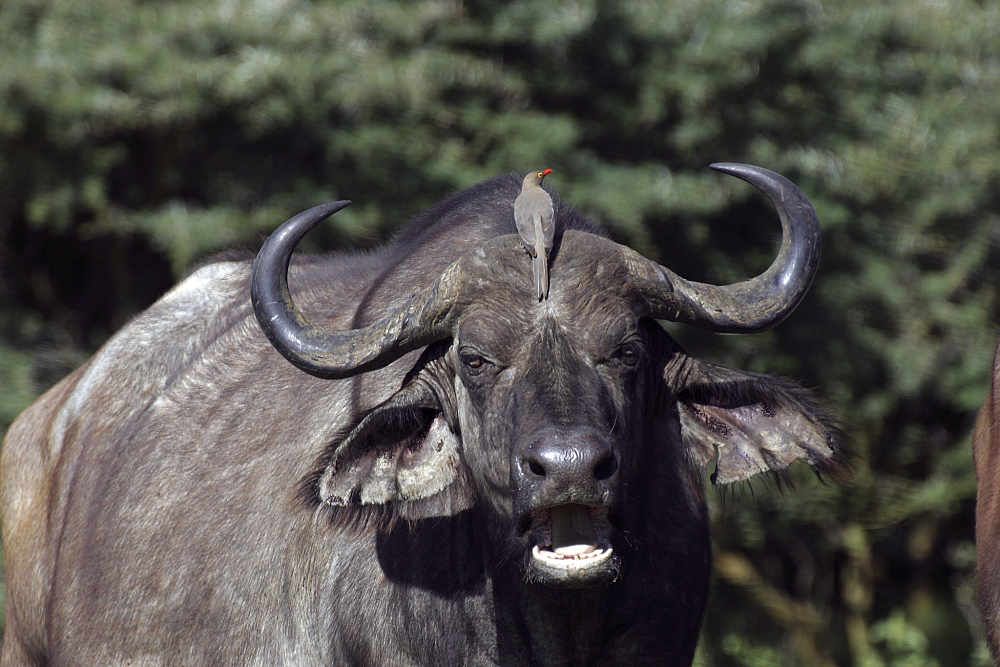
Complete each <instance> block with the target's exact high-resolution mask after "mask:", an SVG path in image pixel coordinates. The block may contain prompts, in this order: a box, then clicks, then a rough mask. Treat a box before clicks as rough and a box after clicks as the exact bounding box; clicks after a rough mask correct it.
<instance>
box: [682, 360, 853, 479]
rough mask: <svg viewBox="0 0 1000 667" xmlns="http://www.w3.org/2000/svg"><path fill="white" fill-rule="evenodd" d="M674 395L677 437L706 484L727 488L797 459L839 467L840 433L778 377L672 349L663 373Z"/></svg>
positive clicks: (805, 397) (795, 387) (798, 390)
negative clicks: (707, 474) (707, 470)
mask: <svg viewBox="0 0 1000 667" xmlns="http://www.w3.org/2000/svg"><path fill="white" fill-rule="evenodd" d="M664 380H665V381H666V382H667V385H668V386H669V387H670V389H671V390H672V393H673V394H674V396H676V398H677V406H678V412H679V416H680V423H681V436H682V438H683V441H684V445H685V447H686V448H687V450H688V452H689V455H690V456H691V458H692V459H693V460H694V461H695V462H696V463H697V464H699V465H709V464H711V463H712V462H713V461H714V462H715V471H714V472H713V474H712V482H713V483H715V484H729V483H731V482H740V481H744V480H747V479H749V478H751V477H753V476H754V475H757V474H760V473H762V472H769V471H774V472H778V471H782V470H784V469H786V468H787V467H788V466H789V465H791V464H792V463H794V462H795V461H798V460H805V461H806V462H808V463H809V464H810V465H811V466H813V467H814V468H816V469H818V470H821V471H822V470H831V469H835V468H839V467H840V466H841V465H842V464H843V459H844V454H843V452H842V450H841V449H840V447H839V443H838V440H839V430H838V429H837V427H836V425H835V424H834V423H833V420H832V419H831V417H830V416H829V415H828V414H827V413H826V412H825V411H823V410H822V409H821V408H819V407H818V406H817V405H816V403H815V401H814V400H813V398H812V396H811V394H810V393H809V392H808V391H807V390H805V389H803V388H802V387H799V386H798V385H796V384H794V383H792V382H790V381H787V380H784V379H779V378H773V377H770V376H767V375H759V374H756V373H747V372H745V371H736V370H731V369H729V368H725V367H723V366H718V365H716V364H712V363H708V362H704V361H701V360H698V359H694V358H692V357H689V356H687V355H686V354H684V353H683V352H678V353H677V355H675V358H674V359H673V360H671V362H670V363H668V364H667V365H666V367H665V369H664Z"/></svg>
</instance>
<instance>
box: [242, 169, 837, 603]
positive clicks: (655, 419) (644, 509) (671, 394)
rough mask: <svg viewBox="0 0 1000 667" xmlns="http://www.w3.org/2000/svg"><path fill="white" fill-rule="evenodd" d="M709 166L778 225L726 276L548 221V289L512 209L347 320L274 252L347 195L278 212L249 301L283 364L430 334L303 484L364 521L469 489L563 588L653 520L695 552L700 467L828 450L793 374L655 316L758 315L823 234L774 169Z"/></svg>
mask: <svg viewBox="0 0 1000 667" xmlns="http://www.w3.org/2000/svg"><path fill="white" fill-rule="evenodd" d="M715 168H716V169H719V170H720V171H723V172H726V173H729V174H732V175H735V176H738V177H740V178H742V179H744V180H746V181H748V182H750V183H751V184H753V185H754V186H755V187H757V188H758V189H759V190H760V191H762V192H763V193H764V194H765V195H766V196H767V197H768V198H769V199H770V200H771V201H772V203H773V204H774V205H775V207H776V208H777V211H778V215H779V218H780V220H781V225H782V230H783V240H782V245H781V250H780V252H779V254H778V256H777V258H776V259H775V260H774V262H773V264H772V265H771V266H770V268H768V269H767V270H766V271H765V272H764V273H763V274H761V275H759V276H757V277H755V278H753V279H751V280H748V281H745V282H741V283H736V284H732V285H724V286H714V285H707V284H701V283H696V282H691V281H688V280H685V279H683V278H681V277H680V276H678V275H676V274H675V273H673V272H672V271H670V269H667V268H665V267H663V266H660V265H659V264H657V263H655V262H653V261H650V260H648V259H646V258H644V257H642V256H641V255H639V254H638V253H636V252H634V251H633V250H631V249H629V248H627V247H624V246H621V245H618V244H616V243H613V242H612V241H610V240H608V239H606V238H603V237H601V236H599V235H595V234H592V233H588V232H586V231H579V230H575V229H566V228H565V226H560V228H559V231H558V232H557V238H556V244H555V247H554V248H553V253H552V259H551V261H552V274H551V275H552V278H551V287H550V293H549V298H548V299H547V300H546V301H543V302H540V303H539V302H537V300H535V299H533V298H531V294H532V291H533V288H532V278H531V273H530V267H531V264H530V261H529V259H528V256H527V255H526V254H525V253H524V251H523V250H522V248H521V244H520V242H519V239H518V236H517V235H516V234H514V225H513V218H512V217H511V221H510V234H509V235H500V236H494V237H493V238H490V239H489V240H487V241H486V242H485V243H482V244H481V245H480V246H479V247H478V248H476V249H475V250H473V251H471V252H467V253H465V254H463V255H462V256H459V257H457V258H455V260H454V261H453V262H452V263H451V264H450V265H449V266H448V267H447V268H446V269H445V270H444V271H443V272H441V273H440V274H439V275H437V276H436V278H434V280H433V282H431V283H430V284H429V286H426V287H424V288H422V289H415V290H414V291H413V293H412V294H408V295H405V298H401V299H398V300H397V301H396V303H394V304H390V305H387V306H386V307H385V308H383V309H382V310H381V311H379V312H378V313H377V314H376V316H375V317H373V318H371V319H370V320H368V321H369V323H367V324H365V325H364V326H361V327H360V328H357V329H353V330H347V331H332V330H327V329H325V328H323V327H319V326H315V325H313V324H311V323H310V319H309V318H308V317H307V316H306V315H305V314H303V313H302V312H300V311H299V310H298V309H297V308H296V306H295V305H294V303H293V301H292V297H291V295H290V292H289V288H288V283H287V270H288V263H289V258H290V256H291V253H292V250H293V249H294V247H295V246H296V244H297V243H298V241H299V240H300V239H301V238H302V236H303V235H304V234H305V233H306V232H307V231H308V230H309V229H310V228H311V227H312V226H313V225H315V224H316V223H317V222H319V221H321V220H323V219H324V218H326V217H327V216H329V215H331V214H332V213H335V212H336V211H338V210H340V209H341V208H343V207H344V206H346V205H347V204H348V203H349V202H335V203H331V204H326V205H323V206H318V207H316V208H313V209H310V210H308V211H305V212H303V213H300V214H299V215H297V216H295V217H293V218H291V219H290V220H288V221H287V222H286V223H284V224H283V225H282V226H281V228H279V229H278V230H277V231H276V232H275V233H274V234H273V235H272V236H271V237H270V238H269V239H268V241H267V242H266V243H265V245H264V247H263V248H262V249H261V251H260V253H259V255H258V257H257V260H256V262H255V266H254V273H253V303H254V308H255V312H256V315H257V319H258V321H259V323H260V325H261V327H262V328H263V330H264V332H265V333H266V334H267V336H268V338H269V339H270V341H271V343H272V344H273V345H274V347H275V348H277V349H278V350H279V351H280V352H281V353H282V354H283V355H284V356H285V357H286V358H287V359H288V360H289V361H291V362H292V363H293V364H295V365H296V366H298V367H299V368H301V369H302V370H304V371H306V372H307V373H310V374H313V375H316V376H319V377H324V378H344V377H349V376H354V375H356V374H360V373H364V372H368V371H374V370H377V369H380V368H383V367H385V366H387V365H388V364H390V363H392V362H394V361H395V360H397V359H400V357H402V356H403V355H405V354H407V353H409V352H411V351H415V350H421V349H422V352H421V353H420V356H419V358H418V359H416V360H415V361H414V362H413V363H412V365H411V366H408V367H407V372H406V375H405V378H404V379H403V381H402V383H401V385H400V386H399V388H398V390H397V391H396V392H395V393H394V394H393V395H392V396H391V397H389V398H388V400H385V401H384V402H383V403H381V404H380V405H378V406H377V407H375V408H374V409H372V410H369V411H367V412H366V413H365V414H362V415H360V416H359V418H358V419H357V420H356V422H355V423H354V424H353V425H351V426H350V427H349V428H347V429H346V430H345V431H344V432H343V433H342V435H341V437H339V438H337V439H336V441H335V442H333V443H332V444H331V445H330V447H329V448H328V450H327V451H326V452H325V453H324V454H323V455H322V457H321V458H320V460H319V462H318V465H317V467H316V470H315V473H314V474H313V475H312V476H310V477H309V478H307V479H306V480H304V483H303V491H304V494H305V496H306V497H307V498H308V499H309V500H311V501H313V502H315V503H317V504H319V505H322V506H324V507H327V508H330V509H331V511H332V513H333V514H334V516H347V517H349V520H351V521H355V522H357V521H365V522H368V521H371V520H374V521H376V522H385V521H391V520H395V519H397V518H401V519H404V520H409V521H414V520H417V519H422V518H428V517H435V516H448V515H454V514H456V513H459V512H461V511H463V510H468V509H471V508H473V507H476V508H478V510H479V511H482V512H484V513H485V514H484V516H486V517H488V518H489V521H487V523H488V524H489V531H490V532H491V538H492V541H493V544H494V545H495V546H497V547H498V548H499V549H500V554H499V556H498V558H500V559H507V560H508V561H510V562H514V563H518V564H520V567H521V568H522V569H521V571H522V573H523V574H524V576H525V577H526V578H527V579H528V580H532V581H539V582H542V583H545V584H548V585H550V586H555V587H564V588H573V587H585V586H593V585H598V584H606V583H609V582H611V581H613V580H615V579H616V578H617V577H619V576H622V575H623V574H627V572H628V568H629V567H631V564H630V563H631V562H632V561H634V560H635V558H637V556H636V554H637V553H638V552H639V551H641V550H642V549H643V548H650V545H653V544H660V543H661V542H662V543H667V542H669V541H670V539H669V538H667V537H662V538H661V537H657V536H655V535H652V534H651V530H652V529H650V528H649V525H648V524H655V525H656V526H657V528H656V530H657V531H659V532H660V533H663V532H669V531H676V532H677V534H678V535H685V534H687V533H688V532H692V531H693V533H697V537H696V538H695V539H697V540H701V541H703V542H704V543H705V545H706V546H705V548H704V552H705V553H707V534H706V533H705V532H704V531H705V528H704V526H705V524H706V521H705V516H704V514H705V513H704V505H703V500H702V498H701V495H700V494H701V492H700V483H699V480H698V476H697V468H698V466H699V465H704V464H709V463H712V464H714V466H715V473H714V474H715V479H716V480H717V481H719V482H730V481H736V480H742V479H746V478H748V477H750V476H752V475H754V474H757V473H759V472H764V471H769V470H781V469H783V468H785V467H787V466H788V465H789V464H790V463H791V462H793V461H795V460H797V459H806V460H808V461H809V462H810V463H811V464H813V465H815V466H819V467H822V466H825V465H827V464H829V463H830V462H831V461H832V460H833V459H834V458H835V457H836V448H835V446H834V443H833V436H832V430H831V429H830V428H829V426H828V425H827V423H826V422H825V420H824V418H823V416H822V414H821V413H820V412H819V411H817V410H816V409H815V408H814V407H813V406H812V405H811V403H810V401H809V400H808V397H807V396H806V394H805V392H803V391H802V390H800V389H798V388H796V387H794V386H793V385H791V384H789V383H786V382H783V381H779V380H775V379H772V378H768V377H766V376H758V375H754V374H749V373H744V372H739V371H733V370H729V369H725V368H722V367H720V366H716V365H713V364H710V363H707V362H703V361H700V360H698V359H695V358H692V357H690V356H689V355H687V354H686V353H685V352H684V351H683V350H682V349H681V348H680V347H679V346H678V345H677V344H676V343H675V342H674V341H673V340H672V339H671V338H670V337H669V336H668V335H667V334H666V332H665V331H664V330H663V329H662V328H661V327H660V326H659V325H658V324H657V323H656V320H672V321H677V322H686V323H690V324H693V325H697V326H701V327H704V328H707V329H709V330H712V331H722V332H753V331H759V330H761V329H764V328H766V327H769V326H771V325H773V324H775V323H777V322H780V321H781V320H782V319H784V318H785V317H786V316H787V315H788V314H789V313H790V312H791V311H792V310H793V309H794V308H795V307H796V306H797V304H798V303H799V301H800V300H801V299H802V297H803V296H804V295H805V293H806V291H807V290H808V288H809V286H810V283H811V282H812V279H813V276H814V274H815V271H816V267H817V263H818V260H819V252H820V237H819V227H818V224H817V221H816V217H815V214H814V213H813V209H812V206H811V205H810V204H809V202H808V201H807V200H806V198H805V196H804V195H803V194H802V193H801V192H800V191H799V190H798V188H796V187H795V186H794V185H793V184H792V183H791V182H789V181H788V180H787V179H785V178H783V177H782V176H780V175H778V174H775V173H773V172H770V171H767V170H765V169H761V168H758V167H751V166H747V165H733V164H726V165H715ZM560 215H562V213H560ZM557 225H560V221H559V220H557ZM400 296H401V297H402V296H404V295H400ZM653 532H655V531H653ZM657 540H660V542H657Z"/></svg>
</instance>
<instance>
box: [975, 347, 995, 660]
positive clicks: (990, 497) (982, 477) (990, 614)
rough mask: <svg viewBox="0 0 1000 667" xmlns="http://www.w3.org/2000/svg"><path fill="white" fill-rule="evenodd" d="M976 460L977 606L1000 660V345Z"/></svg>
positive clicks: (981, 417)
mask: <svg viewBox="0 0 1000 667" xmlns="http://www.w3.org/2000/svg"><path fill="white" fill-rule="evenodd" d="M972 448H973V453H974V455H975V459H976V602H977V603H978V604H979V611H980V612H981V613H982V615H983V622H984V624H985V625H986V639H987V641H988V642H989V645H990V651H992V653H993V657H994V658H995V659H1000V569H998V568H997V566H996V564H997V562H998V560H1000V345H998V346H997V350H996V354H995V355H994V357H993V374H992V376H991V379H990V393H989V397H988V398H987V399H986V404H985V405H984V406H983V408H982V410H980V411H979V418H978V419H977V420H976V430H975V433H974V435H973V437H972Z"/></svg>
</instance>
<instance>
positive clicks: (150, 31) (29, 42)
mask: <svg viewBox="0 0 1000 667" xmlns="http://www.w3.org/2000/svg"><path fill="white" fill-rule="evenodd" d="M997 34H1000V5H997V3H989V2H975V1H973V0H954V1H953V2H948V3H942V2H932V1H930V0H919V1H917V2H910V1H907V0H896V1H894V2H886V3H872V2H861V1H860V0H845V1H844V2H840V3H820V2H814V1H812V0H745V1H741V2H724V1H722V0H700V1H684V2H680V1H676V2H654V1H645V2H643V1H635V2H629V3H613V2H607V1H598V0H590V1H588V0H580V1H578V2H567V3H553V2H540V1H538V0H521V1H518V2H508V3H486V2H478V1H476V0H465V1H461V2H460V1H456V0H436V1H435V0H422V1H420V2H413V3H401V2H389V1H384V2H371V1H368V2H360V1H355V0H351V1H346V2H336V3H334V2H302V1H297V0H233V1H231V2H217V3H205V2H194V1H193V0H181V1H178V2H172V3H161V2H138V1H134V0H93V1H92V2H89V3H78V2H72V1H70V0H46V1H45V2H42V1H41V0H6V1H5V2H4V3H3V5H2V6H0V99H2V100H3V104H0V270H2V272H3V274H2V276H0V386H3V387H4V388H5V389H4V391H3V392H0V429H3V428H5V427H6V426H7V425H8V424H9V423H10V421H11V420H12V418H13V417H14V415H15V414H16V413H17V412H18V411H19V410H21V409H22V408H23V407H24V406H25V405H26V404H27V403H28V402H29V401H30V399H31V397H33V396H35V395H37V394H38V393H39V392H41V391H43V390H44V389H45V388H47V387H48V386H50V385H51V384H53V383H54V382H55V381H57V380H58V379H59V377H60V376H62V375H63V374H65V373H66V372H68V371H69V370H71V369H72V368H73V367H75V366H76V365H78V364H79V363H81V362H82V360H83V359H85V358H86V356H87V355H88V354H89V353H91V352H92V351H93V350H94V349H95V348H96V347H97V346H98V345H99V344H101V342H103V340H105V339H106V338H107V336H109V335H110V334H111V333H112V332H113V331H114V330H115V329H116V328H117V327H118V326H120V325H121V324H122V323H123V322H124V321H125V320H126V319H127V318H128V317H129V316H130V315H132V314H134V313H135V312H137V311H138V310H140V309H141V308H142V307H144V306H146V305H148V304H149V303H150V302H151V301H152V300H153V299H155V298H156V297H157V296H158V295H159V294H160V293H162V292H163V291H164V290H165V289H166V288H167V287H168V286H169V285H170V284H171V283H172V282H173V281H174V280H175V279H177V278H178V277H180V276H181V275H183V273H184V272H185V271H187V270H188V269H189V268H190V267H191V266H192V265H193V264H194V263H196V262H197V261H200V260H201V259H202V258H204V257H206V256H208V255H210V254H211V253H213V252H216V251H219V250H222V249H225V248H233V247H235V248H243V249H246V250H253V249H254V248H256V246H257V245H258V244H259V242H260V240H261V239H262V238H263V236H264V234H266V233H267V232H268V231H269V230H270V229H272V228H273V227H274V226H275V225H276V224H277V223H278V222H280V221H281V220H283V219H284V218H286V217H287V216H288V215H289V214H291V213H293V212H295V211H298V210H301V209H303V208H305V207H307V206H310V205H312V204H315V203H318V202H320V201H324V200H329V199H333V198H341V197H347V198H350V199H353V200H354V202H355V204H354V205H353V206H352V207H351V208H350V209H348V210H346V211H345V212H344V213H342V214H340V215H338V216H336V217H335V218H334V219H333V220H332V221H331V222H330V223H328V224H327V225H325V226H324V227H323V228H322V229H318V230H316V232H314V233H313V234H311V235H310V239H309V243H311V244H312V247H313V248H326V249H331V248H337V247H370V246H372V245H374V244H375V243H377V242H379V240H381V239H383V238H385V237H386V236H387V235H388V234H389V233H391V231H393V230H395V229H398V228H399V227H400V226H401V225H402V224H404V222H405V220H406V219H407V218H408V217H409V216H411V215H413V214H415V213H417V212H418V211H420V210H422V209H423V208H425V207H426V206H428V205H430V204H432V203H434V202H435V201H437V200H439V199H441V198H442V197H443V196H445V195H447V194H448V193H450V192H453V191H455V190H457V189H460V188H462V187H465V186H468V185H471V184H473V183H475V182H478V181H480V180H482V179H484V178H486V177H489V176H492V175H495V174H497V173H502V172H524V171H527V170H528V169H534V168H537V167H543V166H544V167H552V168H554V169H555V174H553V176H552V177H550V179H549V181H547V182H549V183H550V184H551V185H552V186H553V187H555V188H556V189H557V190H558V191H559V192H560V194H561V195H562V196H563V198H565V199H566V200H568V201H570V202H572V203H573V204H574V205H575V206H577V207H578V208H579V209H581V210H583V211H584V212H586V213H587V214H588V215H590V216H592V217H593V218H594V219H596V220H599V221H601V222H604V223H605V224H607V225H608V226H609V228H610V229H611V231H612V233H613V234H614V235H615V236H616V237H617V238H619V239H620V240H622V241H624V242H627V243H629V244H631V245H633V246H634V247H635V248H637V249H638V250H640V251H642V252H643V253H645V254H647V255H649V256H651V257H654V258H656V259H658V260H660V261H661V262H663V263H664V264H666V265H668V266H671V267H672V268H673V269H675V270H676V271H677V272H678V273H680V274H682V275H685V276H687V277H689V278H693V279H696V280H705V281H711V282H724V281H725V282H728V281H736V280H741V279H743V278H744V277H746V276H748V275H752V274H754V273H757V272H759V271H760V270H762V269H763V268H764V267H765V266H766V264H767V262H768V261H769V260H770V257H771V256H772V255H773V252H774V239H775V238H776V236H777V233H778V232H777V226H776V224H775V222H774V216H773V213H772V211H771V210H770V209H769V207H768V206H767V205H766V203H764V202H762V201H761V199H760V197H759V196H757V195H756V194H754V193H753V192H752V190H751V189H750V188H749V187H748V186H746V185H745V184H743V183H741V182H739V181H736V180H735V179H731V178H728V177H725V176H722V175H719V174H716V173H714V172H710V171H708V170H706V169H705V166H706V164H707V163H709V162H712V161H717V160H718V161H722V160H731V161H741V162H751V163H755V164H760V165H764V166H767V167H769V168H772V169H775V170H777V171H780V172H782V173H784V174H785V175H787V176H789V177H790V178H792V179H793V180H795V181H796V182H797V183H798V184H799V185H800V186H801V187H802V188H803V190H804V191H805V192H806V193H807V194H808V195H809V197H810V199H811V200H812V201H813V203H814V205H815V207H816V209H817V212H818V214H819V217H820V219H821V221H822V223H823V226H824V230H825V240H824V243H825V250H824V261H823V265H822V267H821V271H820V275H819V277H818V278H817V281H816V285H815V287H814V289H813V291H812V293H811V294H810V296H809V297H808V298H807V299H806V301H805V302H804V303H803V305H802V306H801V307H800V309H799V311H797V312H796V314H795V315H793V316H792V317H791V318H790V319H789V320H788V321H787V322H786V323H784V324H783V325H782V326H780V327H778V328H777V329H775V330H773V331H771V332H768V333H766V334H761V335H758V336H744V337H728V336H704V335H702V334H698V333H692V332H689V331H687V330H685V329H683V328H681V327H672V328H671V330H672V332H674V333H675V334H676V335H677V337H678V338H679V339H681V340H682V341H683V342H684V343H685V344H686V345H687V346H688V347H690V348H691V349H692V351H694V352H697V353H698V354H701V355H703V356H706V357H708V358H711V359H714V360H717V361H720V362H722V363H726V364H729V365H734V366H739V367H742V368H746V369H749V370H755V371H762V372H771V373H777V374H782V375H788V376H791V377H796V378H800V379H802V380H803V381H804V383H805V384H807V385H809V386H813V387H815V388H816V389H817V392H818V394H819V395H820V396H821V397H822V398H823V399H824V400H825V402H826V403H827V404H828V405H829V406H830V407H831V408H832V410H833V411H834V412H835V413H836V414H838V415H839V416H840V418H841V419H842V421H843V423H844V429H845V432H846V434H847V436H848V439H849V441H850V442H851V443H852V446H853V448H854V451H855V453H856V457H855V461H854V466H853V468H854V471H853V476H852V477H851V478H850V479H849V480H848V481H846V482H844V481H841V480H833V481H828V482H827V483H826V484H823V483H820V482H817V481H816V480H814V479H813V478H812V477H811V475H810V474H809V473H808V472H806V471H803V470H793V471H792V473H791V478H792V479H793V480H794V481H795V482H796V483H795V488H794V489H792V490H789V491H786V492H784V493H776V492H775V490H774V489H773V488H772V487H771V486H769V485H768V483H767V482H759V483H754V485H753V486H752V487H751V488H750V489H737V490H735V491H734V492H732V493H728V492H727V493H726V494H724V495H723V494H717V493H711V492H710V497H711V501H712V514H713V523H714V525H713V535H714V539H715V541H716V545H715V546H716V557H717V577H716V581H715V586H714V593H713V601H712V605H711V610H710V612H709V615H708V618H707V619H706V626H705V632H704V635H703V638H702V644H701V648H700V650H699V656H698V662H699V664H701V665H706V666H708V665H712V666H715V665H719V666H722V665H757V664H769V665H770V664H790V665H799V664H810V665H833V664H837V665H843V664H858V665H882V664H885V665H890V664H892V665H896V664H900V665H904V664H905V665H933V664H939V665H953V664H986V663H987V658H986V657H985V653H984V650H983V645H982V630H981V628H980V627H979V625H978V620H977V619H976V617H975V612H974V610H973V607H972V602H971V599H972V598H971V585H972V584H971V582H972V572H973V570H974V558H973V556H972V554H973V553H974V552H973V551H972V544H971V539H972V533H971V527H972V518H971V512H972V506H973V499H974V495H975V477H974V474H973V470H972V461H971V456H970V451H969V432H970V429H971V425H972V420H973V418H974V412H975V409H976V408H977V407H978V406H979V405H980V404H981V403H982V401H983V399H984V396H985V392H986V387H987V374H988V370H989V366H990V361H991V356H992V346H993V344H994V341H995V337H996V336H995V334H996V325H997V322H998V321H1000V317H998V315H1000V305H998V302H997V291H996V288H995V286H996V285H997V284H1000V275H998V273H1000V261H998V260H1000V257H998V249H1000V224H998V222H1000V220H998V217H1000V136H998V134H1000V105H998V104H997V100H998V99H1000V52H998V51H997V49H996V47H995V42H996V35H997Z"/></svg>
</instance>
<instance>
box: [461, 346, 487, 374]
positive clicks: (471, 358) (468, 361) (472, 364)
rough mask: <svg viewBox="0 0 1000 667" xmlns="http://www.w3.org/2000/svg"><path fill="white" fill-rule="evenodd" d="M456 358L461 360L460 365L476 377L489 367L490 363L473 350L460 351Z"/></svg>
mask: <svg viewBox="0 0 1000 667" xmlns="http://www.w3.org/2000/svg"><path fill="white" fill-rule="evenodd" d="M458 358H459V359H461V360H462V365H463V366H465V368H466V369H467V370H468V371H469V373H471V374H472V375H476V374H478V373H480V372H482V370H483V369H484V368H486V367H487V366H489V365H490V361H489V360H488V359H486V357H484V356H482V355H481V354H479V353H477V352H475V351H473V350H460V351H459V353H458Z"/></svg>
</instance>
